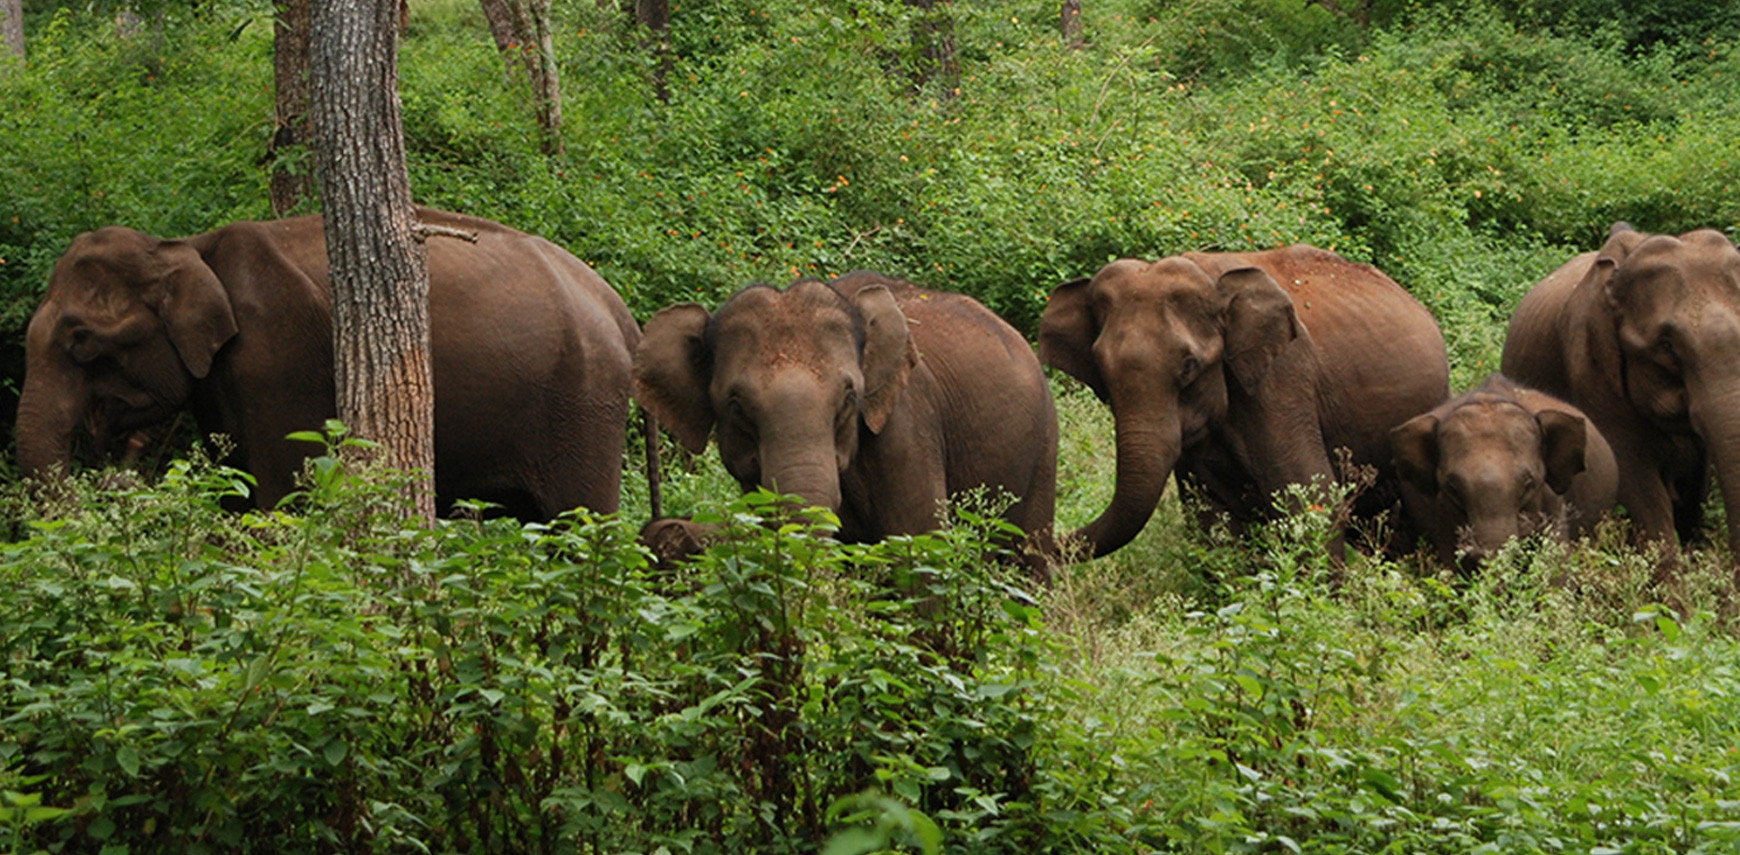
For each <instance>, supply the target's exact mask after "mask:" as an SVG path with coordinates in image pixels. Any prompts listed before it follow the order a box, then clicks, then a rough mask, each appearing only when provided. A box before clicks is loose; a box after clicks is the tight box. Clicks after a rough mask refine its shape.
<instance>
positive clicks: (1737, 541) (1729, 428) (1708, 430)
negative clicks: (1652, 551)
mask: <svg viewBox="0 0 1740 855" xmlns="http://www.w3.org/2000/svg"><path fill="white" fill-rule="evenodd" d="M1725 385H1726V386H1728V387H1729V388H1731V389H1732V391H1727V390H1724V391H1723V392H1721V393H1719V394H1717V395H1715V400H1710V398H1708V397H1706V398H1704V400H1706V401H1708V402H1709V403H1708V405H1706V406H1704V407H1699V408H1698V409H1697V410H1695V411H1694V413H1693V429H1694V430H1696V431H1697V432H1698V435H1699V436H1701V437H1703V438H1704V447H1705V448H1706V449H1707V450H1708V454H1709V457H1710V460H1711V462H1712V463H1714V464H1715V467H1716V483H1717V485H1718V486H1719V487H1720V488H1721V490H1722V505H1723V507H1724V508H1726V509H1727V515H1728V547H1729V548H1730V549H1731V550H1734V551H1735V552H1736V554H1740V383H1733V384H1725ZM1697 399H1698V396H1697V395H1696V392H1695V391H1694V400H1697Z"/></svg>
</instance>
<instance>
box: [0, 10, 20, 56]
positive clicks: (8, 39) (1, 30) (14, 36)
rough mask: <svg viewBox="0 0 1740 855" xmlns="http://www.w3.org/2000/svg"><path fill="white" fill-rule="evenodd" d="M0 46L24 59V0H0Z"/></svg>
mask: <svg viewBox="0 0 1740 855" xmlns="http://www.w3.org/2000/svg"><path fill="white" fill-rule="evenodd" d="M0 47H3V48H4V49H5V55H6V56H14V57H17V58H18V61H19V62H23V61H24V0H0Z"/></svg>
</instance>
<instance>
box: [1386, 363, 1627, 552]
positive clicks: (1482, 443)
mask: <svg viewBox="0 0 1740 855" xmlns="http://www.w3.org/2000/svg"><path fill="white" fill-rule="evenodd" d="M1390 443H1391V446H1392V448H1393V449H1394V453H1395V463H1396V470H1397V471H1398V472H1400V473H1401V476H1402V481H1403V484H1404V485H1405V486H1407V487H1409V488H1410V489H1409V491H1408V492H1407V493H1406V494H1404V505H1406V507H1407V511H1408V515H1409V517H1410V518H1411V519H1412V520H1413V523H1414V528H1415V529H1416V530H1418V531H1420V532H1422V533H1424V534H1425V535H1426V536H1427V537H1428V538H1430V539H1431V542H1432V545H1433V548H1434V549H1435V550H1436V552H1437V554H1438V557H1439V560H1441V561H1443V562H1444V564H1445V565H1447V566H1450V567H1456V566H1459V565H1460V566H1461V567H1462V568H1463V569H1466V570H1472V569H1473V568H1474V567H1475V566H1476V565H1478V564H1479V562H1480V561H1481V560H1483V559H1485V558H1486V557H1488V556H1490V555H1491V554H1493V553H1494V552H1497V551H1498V549H1499V547H1502V546H1504V544H1505V542H1506V541H1509V540H1510V539H1511V538H1513V537H1518V536H1527V535H1530V534H1534V533H1536V532H1538V531H1542V530H1546V531H1551V532H1552V533H1554V534H1555V535H1557V536H1559V537H1580V536H1582V535H1584V534H1587V533H1588V532H1589V531H1590V530H1591V529H1592V528H1594V526H1595V524H1596V523H1597V522H1599V521H1600V520H1601V517H1602V515H1603V514H1605V513H1606V512H1607V511H1608V510H1609V509H1611V508H1612V507H1613V502H1614V500H1615V498H1616V497H1617V495H1618V490H1619V467H1618V464H1617V463H1616V462H1615V461H1614V459H1613V449H1612V448H1610V447H1609V446H1608V444H1607V440H1606V439H1604V438H1603V437H1602V436H1601V431H1599V430H1597V429H1596V428H1595V426H1594V425H1592V424H1590V423H1589V421H1588V419H1586V418H1585V417H1584V415H1583V412H1582V411H1581V410H1579V409H1577V408H1576V407H1574V406H1572V405H1570V404H1568V403H1566V402H1564V401H1561V400H1559V399H1557V398H1554V397H1552V396H1551V395H1546V394H1542V393H1540V392H1537V391H1534V390H1533V389H1526V388H1523V387H1521V386H1518V385H1516V383H1514V382H1512V381H1511V380H1510V379H1509V378H1506V377H1504V376H1503V375H1498V374H1494V375H1493V376H1491V377H1488V378H1487V379H1486V382H1485V383H1484V384H1482V385H1481V386H1480V388H1478V389H1476V390H1474V391H1472V392H1469V393H1467V394H1465V395H1461V396H1458V397H1456V398H1452V399H1451V400H1449V401H1446V402H1444V403H1443V404H1440V405H1438V406H1437V407H1435V408H1433V409H1432V411H1431V412H1428V413H1424V414H1421V415H1418V416H1415V417H1414V418H1412V419H1409V420H1408V421H1406V422H1404V423H1402V424H1401V425H1399V426H1397V427H1396V429H1395V430H1393V431H1391V432H1390ZM1459 554H1460V556H1461V560H1460V562H1459V561H1458V555H1459Z"/></svg>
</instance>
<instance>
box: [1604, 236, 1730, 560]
mask: <svg viewBox="0 0 1740 855" xmlns="http://www.w3.org/2000/svg"><path fill="white" fill-rule="evenodd" d="M1587 276H1588V279H1587V281H1586V282H1585V283H1584V286H1585V287H1593V288H1599V289H1600V290H1599V292H1598V293H1599V294H1600V295H1601V296H1600V301H1599V310H1598V311H1600V312H1603V313H1604V317H1602V318H1601V319H1600V320H1599V321H1597V324H1598V325H1599V326H1600V328H1601V335H1602V336H1603V338H1604V339H1605V341H1606V342H1607V344H1606V345H1605V346H1602V345H1597V347H1596V353H1595V354H1593V356H1594V357H1595V359H1597V360H1599V361H1603V362H1609V363H1616V364H1615V365H1612V366H1611V368H1610V369H1609V372H1608V376H1609V377H1611V378H1614V380H1616V383H1614V386H1615V388H1612V389H1611V390H1610V392H1609V395H1610V396H1611V397H1613V398H1618V399H1623V400H1624V401H1626V403H1628V404H1629V406H1630V407H1631V408H1632V409H1633V410H1634V411H1635V412H1636V413H1637V414H1638V416H1639V417H1641V418H1642V419H1644V420H1645V421H1646V422H1648V423H1650V424H1652V425H1653V426H1654V427H1655V428H1656V429H1658V430H1660V431H1662V432H1664V433H1667V434H1678V435H1685V434H1688V433H1689V434H1695V435H1696V436H1697V437H1698V438H1699V439H1700V440H1701V441H1702V443H1703V446H1704V448H1705V452H1706V454H1707V455H1708V458H1709V460H1710V461H1711V462H1712V463H1714V465H1715V469H1716V478H1717V481H1718V483H1719V484H1720V485H1721V489H1722V498H1723V500H1724V503H1725V506H1726V507H1727V508H1728V509H1729V511H1728V537H1729V542H1730V544H1732V545H1734V546H1736V547H1740V252H1737V251H1736V250H1735V247H1734V244H1733V243H1731V242H1730V241H1729V240H1728V238H1727V237H1726V236H1724V235H1723V234H1721V233H1720V232H1716V231H1711V230H1700V231H1694V232H1690V233H1688V234H1685V235H1682V236H1680V237H1674V236H1672V235H1646V234H1642V233H1639V232H1636V231H1632V230H1631V227H1630V226H1627V225H1625V224H1623V223H1621V224H1617V225H1615V226H1614V229H1613V232H1612V235H1611V236H1610V237H1609V239H1608V241H1607V243H1606V245H1605V246H1603V247H1602V249H1601V252H1600V253H1599V254H1598V255H1597V256H1596V258H1595V262H1594V265H1593V266H1592V267H1591V268H1590V270H1589V272H1588V274H1587ZM1694 501H1695V499H1694Z"/></svg>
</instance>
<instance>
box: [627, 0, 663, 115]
mask: <svg viewBox="0 0 1740 855" xmlns="http://www.w3.org/2000/svg"><path fill="white" fill-rule="evenodd" d="M634 22H635V23H636V24H639V25H640V26H642V27H644V28H646V30H647V32H648V34H649V35H648V37H647V41H646V42H645V43H644V44H643V45H642V47H644V48H645V49H647V50H650V51H652V54H653V59H654V64H653V92H654V93H656V94H657V95H658V99H659V100H660V101H669V100H670V99H671V92H670V85H669V83H667V82H666V79H665V78H666V77H668V76H669V75H670V70H671V3H670V0H635V3H634Z"/></svg>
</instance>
